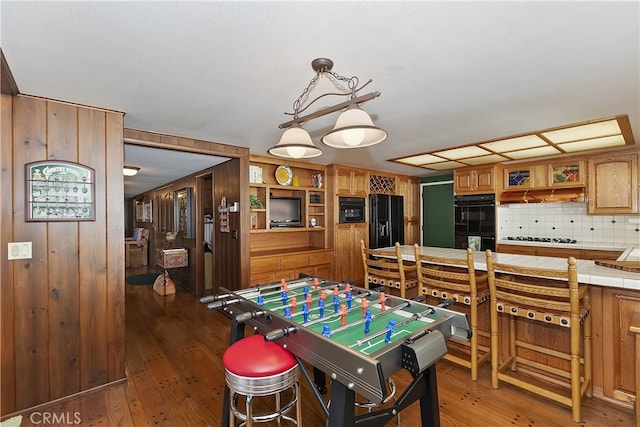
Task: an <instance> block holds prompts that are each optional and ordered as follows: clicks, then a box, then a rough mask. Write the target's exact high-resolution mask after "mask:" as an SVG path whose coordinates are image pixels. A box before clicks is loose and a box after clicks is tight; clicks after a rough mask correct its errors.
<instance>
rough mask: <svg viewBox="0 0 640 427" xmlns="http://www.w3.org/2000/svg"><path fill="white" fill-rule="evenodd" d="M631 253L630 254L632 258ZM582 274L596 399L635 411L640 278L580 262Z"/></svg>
mask: <svg viewBox="0 0 640 427" xmlns="http://www.w3.org/2000/svg"><path fill="white" fill-rule="evenodd" d="M385 249H389V251H390V254H393V255H394V254H395V248H385ZM419 249H420V253H421V254H425V255H430V256H436V257H446V258H459V259H465V258H466V251H465V250H463V249H447V248H435V247H426V246H422V247H420V248H419ZM630 251H631V250H627V251H625V253H626V254H629V253H630ZM401 252H402V258H403V260H405V261H411V262H415V254H414V248H413V246H411V245H403V246H402V247H401ZM623 255H624V254H623ZM473 256H474V266H475V269H476V270H480V271H486V270H487V264H486V255H485V253H484V252H474V253H473ZM493 258H494V261H495V262H498V263H507V264H513V265H518V266H521V267H538V268H549V269H558V270H566V268H567V259H566V258H558V257H546V256H530V255H517V254H507V253H494V254H493ZM577 269H578V281H579V282H580V283H584V284H588V285H590V289H591V314H590V315H591V316H592V326H593V331H592V343H593V395H594V397H597V398H600V399H603V400H606V401H609V402H612V403H615V404H617V405H620V406H623V407H627V408H630V407H631V406H632V405H633V402H634V401H635V390H636V388H635V375H634V373H635V368H634V366H635V360H636V358H637V357H640V355H636V354H635V349H634V339H635V338H634V336H633V334H630V333H629V325H630V323H631V319H632V316H633V313H635V312H640V273H634V272H628V271H622V270H617V269H613V268H609V267H603V266H600V265H596V264H595V262H594V261H591V260H584V259H578V260H577ZM452 307H453V306H452ZM454 309H455V308H454ZM525 320H526V319H525ZM525 328H526V330H525V331H524V333H525V334H527V333H528V334H530V335H531V337H532V338H533V339H545V338H546V339H553V340H555V341H557V342H566V343H568V341H567V340H568V334H567V336H558V333H557V332H554V333H553V334H551V335H550V334H549V330H548V329H547V328H546V327H545V326H544V325H535V324H534V323H531V324H530V325H525ZM567 345H568V344H567ZM485 369H486V368H485Z"/></svg>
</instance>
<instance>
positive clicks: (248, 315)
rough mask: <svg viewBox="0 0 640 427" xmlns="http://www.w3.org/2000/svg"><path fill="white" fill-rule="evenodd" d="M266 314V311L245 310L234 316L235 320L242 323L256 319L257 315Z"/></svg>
mask: <svg viewBox="0 0 640 427" xmlns="http://www.w3.org/2000/svg"><path fill="white" fill-rule="evenodd" d="M266 314H267V312H266V311H247V312H244V313H240V314H238V315H237V316H236V322H238V323H244V322H246V321H247V320H251V319H257V318H258V317H262V316H265V315H266Z"/></svg>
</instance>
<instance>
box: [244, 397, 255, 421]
mask: <svg viewBox="0 0 640 427" xmlns="http://www.w3.org/2000/svg"><path fill="white" fill-rule="evenodd" d="M252 403H253V396H247V400H246V403H245V413H246V414H247V423H246V427H251V426H252V425H253V405H252Z"/></svg>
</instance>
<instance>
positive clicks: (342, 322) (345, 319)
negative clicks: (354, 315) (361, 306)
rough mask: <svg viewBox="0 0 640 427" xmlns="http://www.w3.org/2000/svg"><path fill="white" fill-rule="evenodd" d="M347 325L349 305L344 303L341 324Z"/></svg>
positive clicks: (341, 308) (341, 306) (341, 311)
mask: <svg viewBox="0 0 640 427" xmlns="http://www.w3.org/2000/svg"><path fill="white" fill-rule="evenodd" d="M346 325H347V307H346V306H345V305H344V304H340V326H346Z"/></svg>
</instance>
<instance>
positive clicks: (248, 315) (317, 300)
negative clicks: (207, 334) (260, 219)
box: [200, 277, 471, 426]
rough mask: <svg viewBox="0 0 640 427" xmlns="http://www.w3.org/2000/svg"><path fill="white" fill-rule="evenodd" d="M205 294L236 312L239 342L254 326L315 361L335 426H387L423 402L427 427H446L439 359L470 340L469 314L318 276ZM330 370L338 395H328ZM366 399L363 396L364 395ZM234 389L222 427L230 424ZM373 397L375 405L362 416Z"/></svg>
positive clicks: (211, 304) (234, 333)
mask: <svg viewBox="0 0 640 427" xmlns="http://www.w3.org/2000/svg"><path fill="white" fill-rule="evenodd" d="M222 291H223V292H224V293H222V294H219V295H213V296H208V297H204V298H202V299H201V300H200V301H201V302H202V303H204V304H207V307H208V308H210V309H222V310H224V311H225V312H226V313H227V314H228V315H229V316H230V317H231V328H232V329H231V339H230V341H231V344H233V343H234V342H236V341H237V340H239V339H241V338H243V337H244V330H245V325H250V326H252V327H253V328H254V329H255V330H256V332H259V333H261V334H263V335H264V336H265V340H268V341H274V342H276V343H277V344H279V345H280V346H281V347H283V348H285V349H286V350H288V351H289V352H291V353H292V354H293V355H294V356H295V358H296V359H297V360H298V364H299V365H300V368H301V371H302V373H303V375H304V376H305V378H306V379H307V381H309V383H310V384H311V383H312V381H313V380H312V379H311V377H310V375H309V373H308V371H307V370H306V369H305V367H304V365H303V363H302V362H303V361H304V362H307V363H308V364H309V365H311V366H313V368H314V373H315V383H316V386H315V387H312V390H313V392H314V394H315V397H316V399H317V400H318V402H319V404H320V405H321V406H322V408H323V410H324V413H325V415H326V417H327V425H329V426H355V425H359V426H383V425H384V424H386V423H387V422H388V421H389V420H391V419H392V418H393V417H394V416H396V415H397V414H398V412H399V411H401V410H402V409H404V408H406V407H407V406H409V405H410V404H411V403H413V402H415V401H416V400H418V399H419V400H420V411H421V419H422V426H438V425H439V424H440V418H439V411H438V395H437V384H436V370H435V362H436V361H438V360H439V359H440V358H441V357H442V356H444V355H445V354H446V353H447V346H446V342H445V340H446V339H449V338H451V337H456V338H459V339H462V340H468V339H469V338H470V336H471V329H470V327H469V323H468V321H467V317H466V316H465V315H464V314H462V313H458V312H455V311H451V310H447V309H446V308H443V307H440V306H431V305H427V304H424V303H421V302H419V301H415V300H407V299H403V298H400V297H395V296H388V295H385V293H384V292H382V291H376V290H372V289H364V288H360V287H356V286H351V285H350V284H349V283H341V282H335V281H330V280H324V279H318V278H311V277H306V278H301V279H296V280H291V281H284V280H283V281H281V282H279V283H272V284H268V285H259V286H254V287H251V288H247V289H242V290H239V291H233V292H231V291H227V290H226V289H223V290H222ZM400 369H406V370H407V371H409V373H410V374H411V376H412V378H413V380H412V382H411V384H410V385H409V386H408V387H407V389H406V390H404V391H403V392H402V394H401V395H400V396H399V397H398V398H396V400H395V403H394V404H392V405H391V406H389V405H384V406H380V407H379V409H377V410H376V407H375V405H376V404H379V403H382V402H387V401H388V400H389V399H388V397H389V395H390V393H391V392H392V391H391V390H389V388H390V387H389V385H390V384H392V382H390V381H389V378H390V376H391V375H392V374H394V373H395V372H397V371H399V370H400ZM320 372H322V373H326V374H327V375H328V376H329V377H330V379H331V396H330V398H331V400H330V404H329V405H327V404H325V402H324V399H323V398H322V396H321V392H322V391H323V388H324V384H323V383H322V381H323V379H324V375H318V373H320ZM356 396H360V397H359V398H358V399H359V400H356V399H357V397H356ZM228 399H229V396H228V390H227V392H225V402H224V407H223V408H224V409H223V417H222V425H223V426H224V425H228V403H229V402H228ZM361 399H365V401H367V402H368V403H369V404H370V405H371V407H373V408H374V409H372V410H370V411H369V412H367V413H364V414H356V403H357V402H359V401H361Z"/></svg>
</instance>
